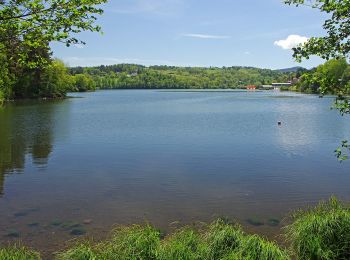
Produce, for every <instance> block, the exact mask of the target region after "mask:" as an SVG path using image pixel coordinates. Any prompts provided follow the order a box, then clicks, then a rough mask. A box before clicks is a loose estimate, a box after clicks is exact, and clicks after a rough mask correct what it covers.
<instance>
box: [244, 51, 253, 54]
mask: <svg viewBox="0 0 350 260" xmlns="http://www.w3.org/2000/svg"><path fill="white" fill-rule="evenodd" d="M244 54H245V55H252V53H251V52H250V51H245V52H244Z"/></svg>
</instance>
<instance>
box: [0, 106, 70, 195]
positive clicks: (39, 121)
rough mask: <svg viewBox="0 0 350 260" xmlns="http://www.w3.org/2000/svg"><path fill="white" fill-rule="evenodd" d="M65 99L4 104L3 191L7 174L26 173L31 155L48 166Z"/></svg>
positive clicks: (0, 113)
mask: <svg viewBox="0 0 350 260" xmlns="http://www.w3.org/2000/svg"><path fill="white" fill-rule="evenodd" d="M62 102H64V101H45V102H42V103H41V104H39V103H38V102H36V101H25V102H19V103H16V104H8V105H6V106H3V107H0V126H1V127H0V194H3V190H4V181H5V180H4V179H5V175H7V174H20V173H23V169H24V167H25V160H26V157H27V156H31V157H32V162H33V164H35V165H36V166H38V167H44V166H45V165H46V164H47V162H48V159H49V156H50V153H51V152H52V142H53V130H54V129H53V128H54V123H53V120H54V117H55V109H56V108H57V106H59V105H60V104H61V103H62Z"/></svg>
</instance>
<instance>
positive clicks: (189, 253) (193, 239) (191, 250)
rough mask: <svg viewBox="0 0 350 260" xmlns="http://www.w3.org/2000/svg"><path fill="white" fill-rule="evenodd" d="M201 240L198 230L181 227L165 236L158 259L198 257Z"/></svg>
mask: <svg viewBox="0 0 350 260" xmlns="http://www.w3.org/2000/svg"><path fill="white" fill-rule="evenodd" d="M200 249H201V240H200V235H199V234H198V232H196V231H195V230H193V229H191V228H188V227H187V228H183V229H180V230H178V231H176V232H175V233H174V234H173V235H171V236H169V237H167V238H166V239H165V240H164V241H163V243H162V245H161V248H160V254H159V259H161V260H167V259H179V260H185V259H199V257H200V251H199V250H200Z"/></svg>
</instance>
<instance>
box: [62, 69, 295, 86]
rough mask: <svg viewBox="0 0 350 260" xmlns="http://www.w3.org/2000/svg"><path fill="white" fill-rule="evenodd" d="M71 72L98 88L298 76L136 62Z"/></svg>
mask: <svg viewBox="0 0 350 260" xmlns="http://www.w3.org/2000/svg"><path fill="white" fill-rule="evenodd" d="M69 72H70V74H71V75H73V76H78V77H88V78H89V79H90V80H91V79H92V80H93V82H94V87H95V88H100V89H190V88H193V89H205V88H211V89H215V88H243V87H245V86H246V85H265V84H271V83H272V82H276V81H278V82H285V81H288V80H291V79H292V78H293V77H294V76H295V73H294V72H281V71H274V70H269V69H259V68H253V67H223V68H216V67H210V68H202V67H174V66H150V67H145V66H142V65H134V64H119V65H110V66H104V65H102V66H99V67H75V68H70V69H69ZM79 75H80V76H79ZM82 82H83V81H82ZM90 82H91V81H90ZM78 88H79V86H78ZM85 88H86V87H83V89H85Z"/></svg>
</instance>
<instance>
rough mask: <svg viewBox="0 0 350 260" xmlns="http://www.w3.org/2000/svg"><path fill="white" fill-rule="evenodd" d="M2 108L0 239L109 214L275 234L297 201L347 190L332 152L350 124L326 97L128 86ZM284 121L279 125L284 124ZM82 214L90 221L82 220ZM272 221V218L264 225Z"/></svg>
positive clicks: (28, 240)
mask: <svg viewBox="0 0 350 260" xmlns="http://www.w3.org/2000/svg"><path fill="white" fill-rule="evenodd" d="M74 96H76V97H79V98H71V99H66V100H61V101H42V102H22V103H16V104H9V105H7V106H6V107H4V108H1V109H0V242H1V243H3V244H5V243H8V242H14V241H17V240H21V241H23V243H24V244H25V245H29V246H33V247H35V248H38V249H40V250H43V251H48V252H51V251H54V250H57V249H58V248H62V243H63V241H66V240H69V239H71V238H74V237H75V236H73V235H72V234H70V232H71V230H72V228H73V227H71V226H74V225H80V226H82V227H83V228H84V229H86V231H87V236H89V235H91V236H96V237H103V236H104V235H105V234H106V232H107V231H108V230H110V228H111V227H112V226H113V225H114V224H129V223H144V222H145V221H148V222H151V223H152V224H154V225H156V226H157V227H160V228H163V229H166V230H169V229H170V228H169V224H170V223H172V222H174V221H179V222H180V223H181V224H189V223H192V222H195V221H210V220H212V219H213V218H215V217H217V216H227V217H229V218H233V219H236V220H237V221H239V222H240V223H242V224H243V225H244V226H245V228H246V230H248V231H250V232H259V233H261V234H265V235H268V236H272V235H273V234H277V233H278V232H279V228H280V226H281V225H277V226H275V225H271V221H269V220H271V219H277V220H281V219H282V218H283V217H284V216H286V214H287V213H288V212H289V211H290V210H294V209H297V208H299V207H303V206H305V205H307V204H314V203H316V202H317V201H318V200H320V199H327V198H329V196H331V195H332V194H335V195H337V196H339V197H340V198H342V199H350V189H349V183H350V163H349V162H345V163H342V164H340V163H338V162H337V160H336V158H335V157H334V154H333V151H334V149H335V148H336V147H337V146H338V145H339V143H340V141H341V140H343V139H346V138H349V137H350V135H349V134H350V131H349V130H350V122H349V120H348V118H347V117H341V116H340V115H339V114H338V113H337V111H332V110H330V106H331V103H332V99H331V98H324V99H320V98H318V97H317V96H312V95H302V94H295V93H279V92H273V91H271V92H270V91H266V92H245V91H243V92H242V91H229V92H226V91H225V92H220V91H218V92H216V91H203V92H201V91H175V92H174V91H156V90H147V91H146V90H123V91H98V92H95V93H86V94H74ZM278 121H281V122H282V126H278V125H277V122H278ZM84 222H85V224H84ZM269 223H270V225H269Z"/></svg>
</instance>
